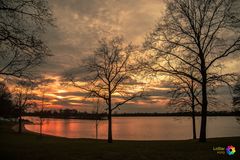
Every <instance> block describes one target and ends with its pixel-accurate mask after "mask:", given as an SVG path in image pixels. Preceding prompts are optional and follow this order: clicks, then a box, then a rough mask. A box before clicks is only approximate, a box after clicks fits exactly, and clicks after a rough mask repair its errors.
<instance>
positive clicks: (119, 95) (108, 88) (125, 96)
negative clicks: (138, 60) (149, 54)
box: [67, 37, 142, 143]
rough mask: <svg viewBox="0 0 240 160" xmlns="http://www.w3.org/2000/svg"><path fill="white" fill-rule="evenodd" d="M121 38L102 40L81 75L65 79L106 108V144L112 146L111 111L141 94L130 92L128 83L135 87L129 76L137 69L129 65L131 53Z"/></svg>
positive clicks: (140, 92) (130, 88)
mask: <svg viewBox="0 0 240 160" xmlns="http://www.w3.org/2000/svg"><path fill="white" fill-rule="evenodd" d="M123 42H124V41H123V38H122V37H114V38H112V39H109V40H108V39H102V40H100V41H99V46H98V48H97V49H96V50H95V52H94V55H93V56H91V57H89V59H87V60H85V64H84V65H83V66H82V69H83V70H81V71H80V73H79V74H80V76H82V78H80V79H79V77H77V76H76V73H75V74H74V73H72V74H71V75H69V76H67V77H68V79H69V80H70V81H71V82H72V84H73V85H74V86H76V87H79V88H80V89H83V90H85V91H86V92H88V93H89V94H90V96H92V97H97V98H100V99H102V100H104V102H105V103H106V105H107V108H106V110H107V112H108V142H109V143H112V112H113V110H115V109H118V108H119V107H120V106H122V105H124V104H125V103H127V102H129V101H131V100H133V99H134V98H136V97H140V96H142V91H137V92H134V91H133V92H132V91H131V90H132V89H133V87H131V86H130V85H129V84H132V85H134V83H135V82H134V81H133V79H132V78H131V75H132V74H133V72H134V71H136V66H133V65H132V63H131V57H132V54H133V52H134V47H133V46H132V45H124V43H123Z"/></svg>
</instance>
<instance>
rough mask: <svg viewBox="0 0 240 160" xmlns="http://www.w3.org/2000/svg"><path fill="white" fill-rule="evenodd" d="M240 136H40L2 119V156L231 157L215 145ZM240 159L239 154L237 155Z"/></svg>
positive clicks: (42, 159)
mask: <svg viewBox="0 0 240 160" xmlns="http://www.w3.org/2000/svg"><path fill="white" fill-rule="evenodd" d="M239 142H240V137H234V138H214V139H209V140H208V142H207V143H199V142H197V141H193V140H185V141H114V142H113V143H112V144H108V143H107V142H106V141H103V140H99V141H97V140H90V139H67V138H59V137H53V136H43V137H42V138H40V137H39V135H37V134H33V133H23V134H18V133H15V132H13V131H12V130H11V125H10V124H9V123H8V124H6V123H4V124H3V123H2V122H1V123H0V144H1V145H0V159H1V160H10V159H16V160H93V159H94V160H95V159H96V160H101V159H104V160H225V159H226V160H231V159H237V158H236V156H238V157H239V156H240V154H239V150H238V151H237V152H238V153H237V154H235V157H230V156H228V155H226V154H225V155H218V154H217V153H216V152H214V151H213V149H212V148H213V147H218V146H221V147H225V146H227V145H229V144H231V145H235V146H238V147H239V145H240V143H239ZM238 159H240V158H238Z"/></svg>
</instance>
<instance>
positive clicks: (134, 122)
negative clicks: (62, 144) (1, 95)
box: [25, 117, 240, 140]
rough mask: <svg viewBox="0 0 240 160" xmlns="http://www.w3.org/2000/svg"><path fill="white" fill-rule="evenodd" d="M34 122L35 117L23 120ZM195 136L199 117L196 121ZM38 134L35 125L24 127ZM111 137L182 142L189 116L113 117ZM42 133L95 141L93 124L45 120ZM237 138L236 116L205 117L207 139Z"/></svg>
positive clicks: (102, 130)
mask: <svg viewBox="0 0 240 160" xmlns="http://www.w3.org/2000/svg"><path fill="white" fill-rule="evenodd" d="M26 118H27V119H29V120H32V121H34V122H36V123H38V121H39V119H38V118H37V117H26ZM196 123H197V124H196V127H197V134H199V126H200V117H197V119H196ZM25 127H26V129H28V130H30V131H33V132H39V125H31V124H28V125H25ZM112 127H113V128H112V129H113V138H114V139H118V140H183V139H191V138H192V119H191V118H190V117H114V118H113V126H112ZM42 130H43V133H44V134H48V135H54V136H61V137H68V138H96V121H95V120H79V119H53V118H45V119H44V122H43V126H42ZM231 136H240V120H237V119H236V117H208V125H207V137H209V138H210V137H231ZM98 138H99V139H106V138H107V121H106V120H104V121H100V122H99V125H98Z"/></svg>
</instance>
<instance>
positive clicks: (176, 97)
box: [170, 76, 201, 139]
mask: <svg viewBox="0 0 240 160" xmlns="http://www.w3.org/2000/svg"><path fill="white" fill-rule="evenodd" d="M176 78H177V79H175V81H174V80H173V84H174V86H175V87H173V88H172V90H171V91H170V93H171V94H172V99H171V100H170V105H171V106H175V107H177V109H180V110H189V108H190V109H191V112H192V133H193V139H196V137H197V136H196V121H195V108H196V106H198V105H199V104H200V101H199V94H200V93H201V91H200V90H199V86H198V84H197V83H196V82H195V81H193V80H192V79H190V78H186V77H182V76H177V77H176Z"/></svg>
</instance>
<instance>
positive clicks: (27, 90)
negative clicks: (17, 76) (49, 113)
mask: <svg viewBox="0 0 240 160" xmlns="http://www.w3.org/2000/svg"><path fill="white" fill-rule="evenodd" d="M34 88H35V84H34V83H33V82H31V81H28V80H20V81H18V82H17V85H16V87H15V89H14V103H15V106H16V107H17V111H18V122H19V130H18V132H19V133H22V115H23V113H24V112H25V111H26V110H27V109H28V108H30V107H33V106H35V105H36V104H35V103H34V102H33V96H34V94H33V92H32V91H33V89H34Z"/></svg>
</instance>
